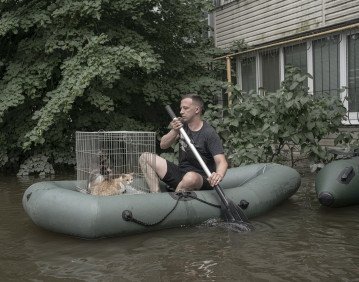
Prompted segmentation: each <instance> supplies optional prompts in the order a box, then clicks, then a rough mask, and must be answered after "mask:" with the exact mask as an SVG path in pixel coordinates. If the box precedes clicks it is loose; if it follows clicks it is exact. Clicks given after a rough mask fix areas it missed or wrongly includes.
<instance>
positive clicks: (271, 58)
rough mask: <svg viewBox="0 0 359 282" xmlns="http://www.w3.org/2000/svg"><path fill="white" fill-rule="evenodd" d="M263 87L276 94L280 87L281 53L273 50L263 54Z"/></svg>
mask: <svg viewBox="0 0 359 282" xmlns="http://www.w3.org/2000/svg"><path fill="white" fill-rule="evenodd" d="M261 60H262V85H261V87H263V88H264V89H265V90H266V91H268V92H275V91H277V90H278V89H279V86H280V74H279V52H278V50H271V51H268V52H267V53H262V55H261Z"/></svg>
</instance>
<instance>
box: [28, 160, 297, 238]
mask: <svg viewBox="0 0 359 282" xmlns="http://www.w3.org/2000/svg"><path fill="white" fill-rule="evenodd" d="M135 180H136V179H135ZM141 181H143V180H141ZM299 186H300V175H299V173H298V172H297V171H296V170H294V169H292V168H290V167H287V166H283V165H279V164H272V163H270V164H254V165H247V166H241V167H237V168H231V169H229V170H228V172H227V174H226V176H225V178H224V179H223V181H222V182H221V187H222V188H223V189H224V192H225V195H226V197H227V198H228V199H230V200H232V201H233V202H234V203H236V204H238V205H239V206H240V207H241V208H242V209H243V211H244V213H245V214H246V216H247V217H248V218H253V217H255V216H258V215H260V214H263V213H266V212H268V211H270V210H271V209H273V208H274V207H275V206H276V205H278V204H280V203H281V202H283V201H284V200H286V199H288V198H289V197H291V196H292V195H293V194H294V193H295V192H296V191H297V190H298V188H299ZM162 188H163V187H162ZM220 202H221V201H220V199H219V197H218V195H217V193H216V192H215V191H214V190H207V191H195V192H191V193H187V194H186V193H184V194H182V193H180V194H177V193H174V192H162V193H141V194H121V195H116V196H93V195H89V194H84V193H81V192H79V191H78V189H77V181H76V180H73V181H46V182H39V183H35V184H33V185H31V186H30V187H29V188H27V190H26V191H25V193H24V195H23V200H22V203H23V207H24V209H25V211H26V213H27V214H28V216H29V217H30V219H31V220H32V221H33V222H34V223H35V224H36V225H38V226H40V227H42V228H44V229H47V230H50V231H53V232H58V233H62V234H67V235H71V236H76V237H81V238H87V239H95V238H103V237H115V236H125V235H130V234H136V233H142V232H148V231H153V230H160V229H165V228H174V227H181V226H189V225H197V224H201V223H203V222H205V221H206V220H208V219H211V218H220V217H221V209H220V208H219V206H220Z"/></svg>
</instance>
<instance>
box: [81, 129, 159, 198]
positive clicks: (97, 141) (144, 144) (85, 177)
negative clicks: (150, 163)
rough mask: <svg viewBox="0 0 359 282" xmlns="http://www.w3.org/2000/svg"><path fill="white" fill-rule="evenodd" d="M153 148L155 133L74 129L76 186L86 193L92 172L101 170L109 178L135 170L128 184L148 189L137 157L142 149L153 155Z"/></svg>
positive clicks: (154, 149)
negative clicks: (130, 182)
mask: <svg viewBox="0 0 359 282" xmlns="http://www.w3.org/2000/svg"><path fill="white" fill-rule="evenodd" d="M155 151H156V135H155V132H135V131H98V132H81V131H77V132H76V163H77V167H76V170H77V187H78V189H79V190H80V191H81V192H88V191H87V187H88V184H89V181H90V175H91V173H92V172H93V171H94V170H101V171H102V173H103V174H107V175H105V176H106V177H108V178H117V177H119V176H120V175H121V174H123V173H134V181H133V183H132V184H131V186H132V187H133V188H135V189H136V190H139V191H142V192H149V188H148V186H147V184H146V181H145V179H144V172H143V171H141V167H140V165H139V158H140V156H141V154H142V153H145V152H149V153H153V156H155ZM107 168H108V170H107ZM152 173H154V172H152Z"/></svg>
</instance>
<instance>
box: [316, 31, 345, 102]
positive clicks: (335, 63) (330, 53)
mask: <svg viewBox="0 0 359 282" xmlns="http://www.w3.org/2000/svg"><path fill="white" fill-rule="evenodd" d="M339 43H340V41H339V36H338V35H335V36H331V37H329V38H322V39H320V40H316V41H313V76H314V94H315V95H320V94H330V95H338V97H339Z"/></svg>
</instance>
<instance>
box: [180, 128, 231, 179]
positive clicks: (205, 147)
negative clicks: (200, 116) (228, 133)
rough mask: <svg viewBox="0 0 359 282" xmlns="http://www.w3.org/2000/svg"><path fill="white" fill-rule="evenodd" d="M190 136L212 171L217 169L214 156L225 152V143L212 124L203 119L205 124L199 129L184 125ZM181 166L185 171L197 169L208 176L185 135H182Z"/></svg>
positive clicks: (196, 170)
mask: <svg viewBox="0 0 359 282" xmlns="http://www.w3.org/2000/svg"><path fill="white" fill-rule="evenodd" d="M183 129H184V130H185V131H186V133H187V135H188V137H189V138H190V139H191V140H192V142H193V144H194V146H195V147H196V149H197V151H198V153H199V154H200V155H201V157H202V159H203V161H204V162H205V164H206V165H207V167H208V169H209V171H210V172H214V171H216V164H215V162H214V158H213V157H214V156H216V155H218V154H223V153H224V151H223V145H222V141H221V139H220V137H219V136H218V134H217V132H216V131H215V130H214V128H213V127H212V126H210V125H209V124H208V123H207V122H206V121H203V126H202V128H201V129H200V130H198V131H191V130H190V129H189V128H188V125H187V124H184V125H183ZM179 151H180V152H179V167H180V169H181V170H184V171H186V172H187V171H195V172H198V173H200V174H202V175H204V176H206V174H205V172H204V170H203V169H202V167H201V165H200V163H199V162H198V161H197V159H196V157H195V155H194V154H193V153H192V151H191V149H190V147H189V146H188V145H187V143H186V141H185V139H184V138H183V136H181V137H180V150H179Z"/></svg>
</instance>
